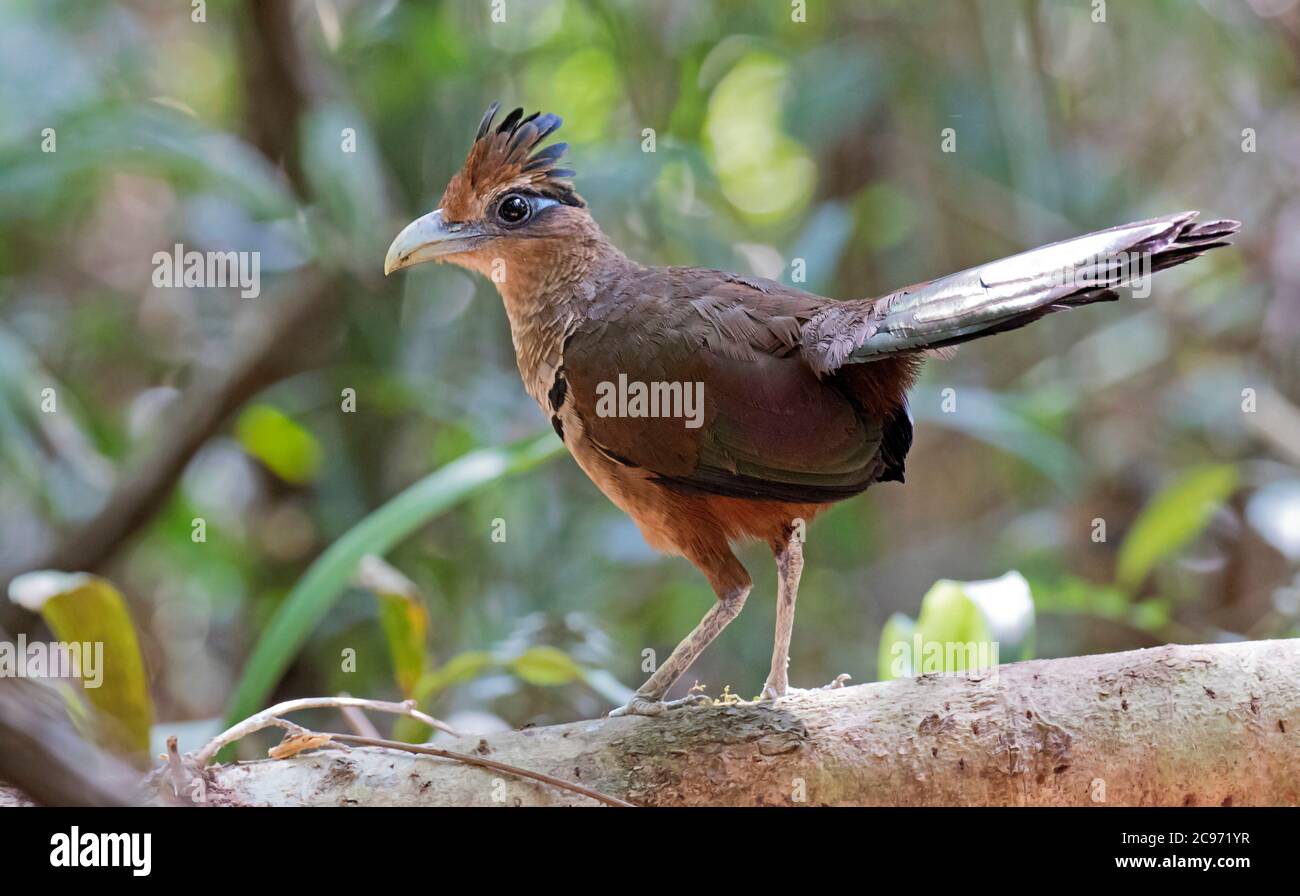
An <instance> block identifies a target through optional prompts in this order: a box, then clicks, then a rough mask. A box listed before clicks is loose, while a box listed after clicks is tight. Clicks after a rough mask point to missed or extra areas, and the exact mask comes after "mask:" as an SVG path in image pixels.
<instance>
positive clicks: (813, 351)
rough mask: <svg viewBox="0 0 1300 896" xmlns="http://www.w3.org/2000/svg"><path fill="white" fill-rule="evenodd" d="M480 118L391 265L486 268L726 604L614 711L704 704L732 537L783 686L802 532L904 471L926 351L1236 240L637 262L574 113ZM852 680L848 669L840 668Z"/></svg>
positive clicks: (1018, 323) (601, 468)
mask: <svg viewBox="0 0 1300 896" xmlns="http://www.w3.org/2000/svg"><path fill="white" fill-rule="evenodd" d="M498 110H499V103H493V104H492V105H491V106H490V107H489V108H488V110H487V112H486V113H485V114H484V116H483V118H482V121H481V122H480V124H479V127H478V131H477V133H476V135H475V138H474V141H473V143H472V145H471V147H470V150H469V154H468V156H467V158H466V160H465V163H464V165H463V166H462V167H461V168H460V169H459V170H458V171H457V172H456V173H455V174H454V175H453V176H452V177H451V179H450V181H449V182H448V183H447V186H446V189H445V190H444V192H443V195H442V199H441V201H440V202H439V204H438V207H437V208H436V209H435V210H434V211H432V212H430V213H428V214H425V215H423V216H421V217H419V218H417V219H416V220H414V221H412V222H411V223H410V224H408V225H407V226H406V227H404V228H403V229H402V230H401V231H400V233H398V235H397V236H396V238H395V239H394V240H393V242H392V245H391V246H390V247H389V249H388V252H387V255H386V257H385V259H384V273H385V274H391V273H393V272H394V271H397V270H400V269H403V268H407V267H409V266H411V265H416V264H421V263H424V262H428V261H436V262H449V263H451V264H454V265H458V266H460V267H462V268H465V269H467V270H470V271H473V272H477V273H479V274H482V275H484V276H486V277H488V278H489V279H490V280H491V281H492V282H493V283H494V284H495V285H496V288H497V291H498V292H499V294H500V296H501V299H502V301H503V303H504V305H505V311H506V316H507V317H508V319H509V325H510V334H511V339H512V341H513V343H514V350H515V357H516V361H517V363H518V367H519V373H520V375H521V377H522V380H523V385H524V388H525V389H526V391H527V392H528V394H529V395H530V396H532V398H533V399H534V400H535V401H536V402H537V404H538V406H539V407H540V408H541V410H542V412H543V414H544V415H545V416H546V417H548V418H549V420H550V422H551V424H552V426H553V427H554V429H555V432H556V434H557V435H558V436H559V437H560V439H562V440H563V442H564V444H565V446H566V447H567V449H568V451H569V452H570V454H571V455H572V456H573V458H574V460H576V462H577V464H578V466H579V467H581V468H582V470H583V471H584V472H585V473H586V474H587V476H588V477H589V478H590V479H591V480H592V482H593V483H595V485H596V486H597V487H598V488H599V489H600V490H601V491H602V492H604V494H605V495H606V496H608V497H609V499H610V500H611V501H612V502H613V503H614V504H615V505H617V506H618V507H619V508H620V509H622V510H623V511H624V512H625V513H626V514H627V515H628V516H630V517H631V518H632V520H633V521H634V522H635V523H636V525H637V526H638V528H639V529H640V530H641V532H642V534H643V535H644V537H645V539H646V541H647V542H648V543H649V544H650V545H651V546H652V547H654V548H655V549H657V550H659V551H661V552H664V553H667V554H670V555H679V556H683V557H685V558H686V559H687V560H689V561H690V562H691V563H693V564H694V565H695V567H697V568H698V569H699V571H700V572H701V573H703V575H704V577H705V578H706V579H707V580H708V583H709V585H710V586H711V587H712V590H713V592H714V595H715V597H716V600H715V601H714V602H713V603H712V604H711V605H710V606H709V608H708V610H707V612H705V613H704V615H703V618H702V619H701V620H700V622H699V624H698V625H697V626H696V627H695V628H694V629H693V630H692V631H691V632H690V633H689V634H688V635H687V636H686V637H685V638H684V639H683V640H682V642H681V643H680V644H679V645H678V646H677V647H676V648H675V649H674V650H673V651H672V652H671V654H669V656H668V657H667V659H666V660H664V662H662V663H661V664H659V665H658V667H657V668H655V669H654V671H653V673H652V674H651V675H650V677H649V679H647V680H646V682H645V683H644V684H643V685H642V686H641V687H640V688H638V689H637V691H636V692H635V694H634V695H633V696H632V697H631V699H630V700H629V701H628V702H627V704H626V705H624V706H622V707H619V708H618V709H615V710H614V711H613V712H612V713H611V715H645V716H655V715H659V714H660V713H662V712H664V711H666V710H669V709H676V708H678V707H681V706H684V705H689V704H690V703H692V702H695V699H696V698H698V696H699V695H694V697H687V698H682V699H681V700H673V701H669V700H666V699H665V696H666V695H667V693H668V691H669V690H670V688H672V686H673V685H674V684H675V683H676V682H677V681H678V679H680V678H681V677H682V675H683V674H684V673H685V672H686V671H687V669H688V668H689V667H690V666H691V664H692V663H694V661H695V660H696V658H697V657H698V656H699V655H700V653H701V652H702V651H703V650H704V649H705V648H706V647H707V646H708V645H709V643H710V642H711V641H713V640H714V639H715V638H716V637H717V636H718V633H719V632H721V631H722V630H723V629H724V628H725V627H726V626H727V624H728V623H730V622H731V621H732V620H733V619H735V618H736V616H737V615H738V614H739V613H740V612H741V608H742V607H743V606H744V605H745V602H746V599H747V598H748V596H749V593H750V589H751V579H750V576H749V574H748V572H747V571H746V570H745V568H744V566H742V565H741V563H740V561H739V560H738V559H737V558H736V555H735V553H734V551H733V548H734V547H735V546H736V545H737V544H739V543H743V542H746V541H753V540H757V541H760V542H764V543H766V544H767V545H768V547H769V548H770V550H771V552H772V555H773V557H774V559H775V562H776V568H777V596H776V597H777V612H776V631H775V636H774V639H773V650H772V661H771V666H770V669H769V672H768V675H767V679H766V681H765V683H764V685H763V689H762V692H761V694H760V696H759V698H758V699H760V700H764V701H776V700H780V699H781V698H783V697H785V696H786V695H787V694H789V693H791V691H792V689H791V688H790V684H789V673H788V665H789V649H790V640H791V635H792V631H793V626H794V613H795V603H796V600H797V597H798V590H799V580H800V576H801V574H802V570H803V564H804V560H803V541H804V534H805V532H806V526H807V525H808V524H809V523H810V522H811V521H812V520H813V519H814V518H815V517H816V516H817V515H818V514H819V513H821V512H822V511H824V510H826V509H827V508H828V507H830V506H831V505H832V504H834V503H836V502H838V501H842V500H845V499H848V498H851V497H854V496H856V495H858V494H860V493H862V492H863V491H865V490H866V489H868V488H869V487H870V486H872V485H874V484H876V483H885V482H899V483H901V482H903V481H904V469H905V461H906V459H907V454H908V449H909V448H910V446H911V444H912V419H911V416H910V413H909V411H908V406H907V393H908V390H909V389H910V388H911V386H912V385H913V384H914V382H915V381H916V378H917V374H918V372H919V370H920V367H921V365H922V363H923V362H924V361H926V360H927V359H929V358H933V357H936V356H937V357H940V358H943V357H946V356H948V355H950V354H951V353H952V352H953V351H954V347H955V346H957V345H959V344H961V343H964V342H967V341H969V340H972V339H978V338H982V337H984V336H989V335H993V334H997V333H1003V332H1006V331H1009V330H1013V329H1016V328H1018V327H1022V326H1024V325H1025V324H1028V323H1031V322H1033V321H1036V320H1038V319H1039V318H1041V317H1044V316H1046V315H1048V314H1051V313H1053V312H1056V311H1059V310H1064V309H1071V308H1076V307H1078V306H1081V305H1088V304H1092V303H1097V302H1107V301H1115V300H1117V299H1119V298H1120V294H1119V293H1118V292H1117V288H1118V287H1120V286H1123V285H1126V284H1132V283H1137V282H1142V283H1145V278H1146V276H1148V275H1149V274H1150V273H1153V272H1156V271H1160V270H1163V269H1165V268H1168V267H1172V266H1174V265H1178V264H1182V263H1184V262H1187V261H1190V260H1192V259H1193V258H1196V257H1197V256H1199V255H1200V254H1201V253H1203V252H1205V251H1207V250H1209V249H1214V248H1218V247H1220V246H1225V245H1228V244H1229V243H1228V242H1227V239H1226V238H1227V237H1229V236H1231V235H1232V234H1233V233H1235V232H1237V230H1238V229H1239V228H1240V226H1241V225H1240V223H1239V222H1237V221H1233V220H1216V221H1211V222H1208V223H1198V214H1199V213H1198V212H1194V211H1188V212H1182V213H1178V214H1170V215H1165V216H1162V217H1157V218H1151V219H1149V220H1144V221H1139V222H1135V223H1131V224H1124V225H1121V226H1118V227H1111V228H1109V229H1107V230H1101V231H1098V232H1095V233H1090V234H1087V235H1086V236H1080V237H1077V238H1074V239H1067V240H1063V241H1061V242H1057V243H1052V244H1050V245H1046V246H1043V247H1040V248H1037V249H1032V250H1030V251H1027V252H1023V253H1021V254H1018V255H1014V256H1011V257H1009V258H1005V259H1002V260H999V261H994V262H991V263H988V264H984V265H980V266H978V267H974V268H970V269H968V270H965V271H962V272H960V273H956V274H951V275H948V276H945V277H941V278H939V279H935V280H931V281H928V282H924V283H920V284H917V285H914V286H909V287H906V288H903V289H900V290H897V291H896V292H892V293H889V294H888V295H884V296H879V297H875V298H860V299H834V298H826V297H823V296H819V295H815V294H812V293H809V292H805V291H802V290H800V289H796V288H793V287H792V286H789V285H786V284H783V283H780V282H776V281H773V280H768V279H764V278H762V277H755V276H748V275H744V274H737V273H730V272H727V271H720V270H709V269H704V268H694V267H656V266H652V265H645V264H640V263H638V262H636V261H633V260H632V259H630V258H628V257H627V256H626V255H625V254H624V253H623V252H622V251H620V250H619V249H618V248H617V247H616V246H615V245H614V244H613V243H612V242H611V241H610V240H609V239H608V238H607V237H606V235H605V234H604V232H603V231H602V230H601V228H600V226H599V225H598V224H597V223H596V221H595V219H594V218H593V216H592V214H591V212H590V210H589V209H588V207H587V204H586V202H585V201H584V200H583V199H582V197H581V196H579V194H578V193H577V192H576V191H575V189H574V187H573V185H572V183H571V182H572V181H573V179H574V178H575V172H574V171H573V170H571V169H568V168H564V167H561V166H560V160H561V158H562V156H563V155H564V153H565V151H566V149H567V145H566V144H565V143H559V142H556V143H551V144H550V145H545V146H543V144H544V143H546V141H547V140H548V138H550V137H551V135H552V134H554V133H555V132H556V131H557V130H558V129H559V128H560V125H561V123H562V120H561V118H560V117H559V116H557V115H554V114H549V113H548V114H540V113H533V114H531V115H527V116H525V114H524V110H523V109H515V110H514V111H512V112H510V113H508V114H507V115H505V116H504V117H503V118H502V119H501V121H500V122H499V123H498V122H497V120H496V116H497V113H498ZM844 677H845V676H841V677H840V678H839V679H837V683H842V681H843V678H844Z"/></svg>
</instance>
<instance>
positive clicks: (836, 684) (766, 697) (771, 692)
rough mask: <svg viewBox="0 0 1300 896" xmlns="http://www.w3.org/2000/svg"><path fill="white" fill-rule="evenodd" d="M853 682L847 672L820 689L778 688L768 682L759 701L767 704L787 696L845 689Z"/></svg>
mask: <svg viewBox="0 0 1300 896" xmlns="http://www.w3.org/2000/svg"><path fill="white" fill-rule="evenodd" d="M852 680H853V676H852V675H849V674H848V673H847V672H841V673H840V674H839V675H836V676H835V679H834V680H833V681H831V682H830V683H829V684H824V685H822V686H821V687H819V688H792V687H790V686H789V685H784V686H777V685H774V684H772V683H771V682H768V683H767V684H765V685H763V693H762V694H761V695H760V696H759V698H758V699H759V701H760V702H763V703H766V702H769V701H772V700H775V699H777V698H778V697H784V696H786V695H787V694H812V693H815V692H816V691H833V690H836V689H838V688H842V687H844V683H845V682H846V681H852Z"/></svg>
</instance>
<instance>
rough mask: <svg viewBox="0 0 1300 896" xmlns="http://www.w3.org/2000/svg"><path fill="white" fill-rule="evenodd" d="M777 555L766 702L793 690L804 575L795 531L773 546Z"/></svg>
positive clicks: (790, 530)
mask: <svg viewBox="0 0 1300 896" xmlns="http://www.w3.org/2000/svg"><path fill="white" fill-rule="evenodd" d="M772 553H773V554H774V555H775V556H776V572H777V585H776V637H775V638H774V639H773V641H772V669H771V671H769V672H768V673H767V683H766V684H764V685H763V699H765V700H771V699H775V698H776V697H784V696H785V692H786V690H788V689H789V687H790V678H789V668H790V635H791V633H792V632H793V631H794V603H795V601H796V600H797V599H798V597H799V577H800V576H801V575H802V574H803V544H802V542H800V541H799V538H798V537H797V536H796V534H795V532H794V530H793V529H787V530H786V533H785V538H784V539H782V540H781V541H778V542H774V543H773V544H772Z"/></svg>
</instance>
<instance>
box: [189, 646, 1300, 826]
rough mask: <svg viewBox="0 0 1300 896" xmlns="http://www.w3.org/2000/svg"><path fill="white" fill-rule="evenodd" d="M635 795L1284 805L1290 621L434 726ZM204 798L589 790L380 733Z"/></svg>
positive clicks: (504, 800)
mask: <svg viewBox="0 0 1300 896" xmlns="http://www.w3.org/2000/svg"><path fill="white" fill-rule="evenodd" d="M441 745H442V746H445V747H446V748H448V749H452V750H457V751H459V752H466V753H474V752H477V753H479V754H480V755H483V756H487V757H490V758H492V759H496V760H498V761H501V762H506V763H509V764H511V765H516V766H520V767H523V768H528V769H532V770H536V771H542V772H546V773H549V774H551V775H554V776H556V777H560V778H565V779H568V780H571V781H576V782H580V783H582V784H585V785H586V786H588V787H591V788H594V789H596V790H598V791H601V792H603V793H607V794H610V795H612V796H617V797H621V798H623V799H627V800H630V801H632V802H634V803H637V804H639V805H653V806H697V805H768V806H786V805H889V806H920V805H924V806H930V805H997V806H1003V805H1012V806H1058V805H1075V806H1078V805H1098V804H1100V805H1144V806H1149V805H1174V806H1180V805H1197V806H1205V805H1216V806H1217V805H1225V806H1226V805H1296V804H1297V802H1300V640H1288V641H1253V642H1241V643H1232V644H1212V645H1200V646H1179V645H1171V646H1166V647H1158V648H1153V649H1150V650H1138V651H1131V652H1127V653H1116V654H1106V655H1101V656H1086V657H1074V658H1070V659H1058V660H1035V661H1032V662H1025V663H1015V664H1012V665H1007V666H1002V667H1000V668H998V669H997V670H995V671H992V672H985V673H977V674H974V675H972V676H970V677H967V676H964V675H963V676H924V677H921V678H916V679H906V680H899V681H891V682H882V683H877V684H870V685H862V686H859V687H851V688H844V689H841V690H834V691H817V692H811V693H801V694H797V695H792V696H789V697H786V698H783V699H782V700H779V701H777V702H776V703H775V704H772V705H766V706H764V705H740V706H729V707H716V708H703V709H699V708H685V709H680V710H675V711H673V712H671V713H669V714H666V715H663V716H660V717H658V718H617V719H599V720H593V721H586V722H575V723H571V724H567V725H556V726H552V727H547V728H532V729H526V730H523V731H514V732H509V733H506V734H496V735H492V736H489V737H483V738H463V739H460V740H458V741H453V742H447V743H445V744H441ZM209 775H210V784H209V787H208V791H207V799H208V800H209V801H210V802H212V803H214V804H217V805H248V804H254V805H268V804H269V805H311V806H317V805H405V806H410V805H418V806H466V805H480V806H491V805H501V804H506V805H591V804H592V802H591V801H590V800H589V799H587V798H585V797H582V796H579V795H577V794H573V793H568V792H565V791H562V790H559V789H556V788H553V787H550V786H547V785H544V784H539V783H535V782H532V781H526V780H521V779H517V778H514V777H512V776H510V775H506V774H501V773H497V772H491V771H485V770H484V769H481V768H475V767H471V766H467V765H464V764H461V763H457V762H453V761H448V760H443V759H434V758H430V757H425V756H415V755H411V754H405V753H398V752H394V751H389V750H376V749H353V750H351V751H349V752H343V751H334V750H328V751H320V752H315V753H308V754H302V755H299V756H296V757H294V758H292V759H288V760H282V761H271V760H265V761H259V762H251V763H239V764H235V765H228V766H221V767H214V768H212V769H209Z"/></svg>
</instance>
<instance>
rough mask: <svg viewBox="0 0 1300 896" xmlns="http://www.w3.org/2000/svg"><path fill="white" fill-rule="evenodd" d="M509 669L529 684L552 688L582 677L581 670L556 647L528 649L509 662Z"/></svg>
mask: <svg viewBox="0 0 1300 896" xmlns="http://www.w3.org/2000/svg"><path fill="white" fill-rule="evenodd" d="M510 669H511V670H512V671H513V672H514V673H515V675H518V676H519V678H520V679H522V680H523V681H526V682H528V683H529V684H536V685H542V686H544V687H554V686H555V685H561V684H568V683H569V682H571V681H576V680H577V679H579V678H582V677H583V668H582V667H581V666H579V665H578V664H577V663H576V662H574V661H573V658H572V657H571V656H569V655H568V654H567V653H565V652H564V651H563V650H560V649H559V648H558V647H550V646H548V645H545V644H542V645H538V646H537V647H530V648H528V649H527V650H525V651H524V652H523V653H521V654H519V656H517V657H515V658H514V659H513V660H511V661H510Z"/></svg>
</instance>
